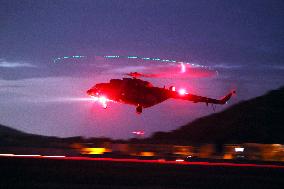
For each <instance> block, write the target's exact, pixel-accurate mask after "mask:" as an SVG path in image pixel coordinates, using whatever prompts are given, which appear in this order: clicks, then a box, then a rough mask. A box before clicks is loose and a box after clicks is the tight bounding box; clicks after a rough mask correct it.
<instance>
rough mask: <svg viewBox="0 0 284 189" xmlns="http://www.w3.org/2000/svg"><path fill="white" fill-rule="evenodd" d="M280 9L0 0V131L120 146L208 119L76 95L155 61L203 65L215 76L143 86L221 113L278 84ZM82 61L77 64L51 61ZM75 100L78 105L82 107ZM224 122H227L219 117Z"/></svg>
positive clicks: (269, 5) (283, 45) (253, 4)
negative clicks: (198, 98) (141, 133)
mask: <svg viewBox="0 0 284 189" xmlns="http://www.w3.org/2000/svg"><path fill="white" fill-rule="evenodd" d="M283 10H284V1H282V0H279V1H278V0H274V1H269V0H250V1H247V0H244V1H235V0H232V1H229V0H224V1H220V0H216V1H213V0H212V1H211V0H206V1H202V0H200V1H187V0H186V1H181V0H177V1H167V0H162V1H156V0H155V1H151V0H148V1H142V0H141V1H133V0H129V1H126V0H125V1H120V0H116V1H103V0H101V1H94V0H90V1H88V0H83V1H82V0H64V1H63V0H54V1H52V0H48V1H47V0H46V1H45V0H40V1H36V0H34V1H15V0H0V123H1V124H3V125H8V126H11V127H13V128H15V129H19V130H22V131H25V132H29V133H34V134H42V135H52V136H60V137H67V136H68V137H69V136H78V135H81V136H85V137H100V136H106V137H112V138H130V137H133V135H132V134H131V132H132V131H134V130H145V132H146V135H147V136H149V135H151V134H152V133H153V132H155V131H169V130H173V129H176V128H178V127H179V126H182V125H184V124H186V123H188V122H190V121H192V120H194V119H196V118H198V117H202V116H204V115H208V114H211V113H213V110H212V109H211V108H210V107H206V105H205V104H194V103H191V102H185V101H175V100H168V101H166V102H163V103H161V104H159V105H156V106H154V107H151V108H149V109H144V111H143V113H142V114H141V115H137V114H136V113H135V107H134V106H130V105H124V104H118V103H111V104H109V108H108V109H106V110H105V109H103V108H102V107H101V106H100V105H99V104H96V103H92V102H90V101H88V100H86V98H88V96H87V95H86V91H87V90H88V89H89V88H90V87H92V86H93V85H94V84H96V83H98V82H107V81H108V80H109V79H111V78H122V77H123V74H122V73H123V72H124V71H136V70H138V69H140V68H141V67H142V68H143V67H144V68H145V67H150V66H151V65H150V64H148V63H147V62H146V61H144V62H140V63H137V62H135V63H133V65H130V64H129V62H127V60H117V61H108V60H104V59H102V58H101V57H103V56H104V55H123V56H128V55H135V56H141V57H160V58H165V59H173V60H179V61H186V62H190V63H194V64H200V65H204V66H208V67H210V68H212V69H214V70H217V71H218V74H215V75H210V76H201V77H196V76H192V77H186V78H154V79H148V78H146V80H148V81H151V82H153V84H155V85H157V86H160V87H162V86H163V85H166V86H169V85H176V86H177V87H185V88H187V90H188V91H189V92H190V93H194V94H197V95H203V96H209V97H213V98H219V97H221V96H223V95H225V94H226V93H228V92H229V91H230V90H232V89H236V90H237V96H235V97H234V98H233V99H232V100H231V101H230V102H229V103H228V104H227V105H224V106H218V107H217V111H221V110H223V109H224V108H227V107H229V106H230V105H232V104H235V103H237V102H239V101H241V100H245V99H250V98H252V97H255V96H259V95H262V94H264V93H266V92H268V91H269V90H271V89H277V88H279V87H280V86H282V85H283V84H284V63H283V59H284V52H283V51H284V35H283V34H284V19H283V18H284V11H283ZM73 55H83V56H87V57H90V58H88V59H85V60H82V61H81V60H80V61H77V62H75V63H74V62H72V61H71V60H70V62H69V61H67V60H66V61H59V62H57V63H54V62H53V59H54V58H56V57H63V56H73ZM84 99H85V100H84ZM228 119H229V118H228Z"/></svg>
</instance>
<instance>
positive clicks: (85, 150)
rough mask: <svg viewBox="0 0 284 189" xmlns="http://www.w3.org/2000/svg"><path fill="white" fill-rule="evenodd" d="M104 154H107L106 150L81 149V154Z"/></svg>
mask: <svg viewBox="0 0 284 189" xmlns="http://www.w3.org/2000/svg"><path fill="white" fill-rule="evenodd" d="M105 152H109V150H107V149H106V148H83V149H82V152H81V153H82V154H94V155H95V154H97V155H99V154H104V153H105Z"/></svg>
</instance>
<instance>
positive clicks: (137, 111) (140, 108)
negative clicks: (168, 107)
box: [136, 104, 143, 114]
mask: <svg viewBox="0 0 284 189" xmlns="http://www.w3.org/2000/svg"><path fill="white" fill-rule="evenodd" d="M142 110H143V107H142V106H141V105H139V104H138V105H137V107H136V113H137V114H141V113H142Z"/></svg>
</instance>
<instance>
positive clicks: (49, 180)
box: [0, 157, 284, 188]
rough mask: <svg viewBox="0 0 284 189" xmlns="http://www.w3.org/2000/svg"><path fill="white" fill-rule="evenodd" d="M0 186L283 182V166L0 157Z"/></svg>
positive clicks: (231, 185)
mask: <svg viewBox="0 0 284 189" xmlns="http://www.w3.org/2000/svg"><path fill="white" fill-rule="evenodd" d="M0 165H1V174H0V175H1V176H0V188H26V187H29V188H31V187H33V188H251V187H254V188H282V187H281V186H283V185H284V180H283V178H284V167H283V166H274V165H254V164H241V165H240V164H228V163H206V162H198V163H194V162H193V163H191V162H189V163H187V162H164V161H153V160H151V161H148V160H142V161H141V160H127V159H122V160H112V159H99V160H95V159H91V158H50V157H1V158H0Z"/></svg>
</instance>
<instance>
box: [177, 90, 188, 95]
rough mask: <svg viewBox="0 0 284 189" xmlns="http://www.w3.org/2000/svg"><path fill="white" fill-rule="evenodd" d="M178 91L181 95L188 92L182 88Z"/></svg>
mask: <svg viewBox="0 0 284 189" xmlns="http://www.w3.org/2000/svg"><path fill="white" fill-rule="evenodd" d="M178 93H179V94H180V95H185V94H188V93H187V92H186V90H185V89H180V90H179V91H178Z"/></svg>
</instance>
